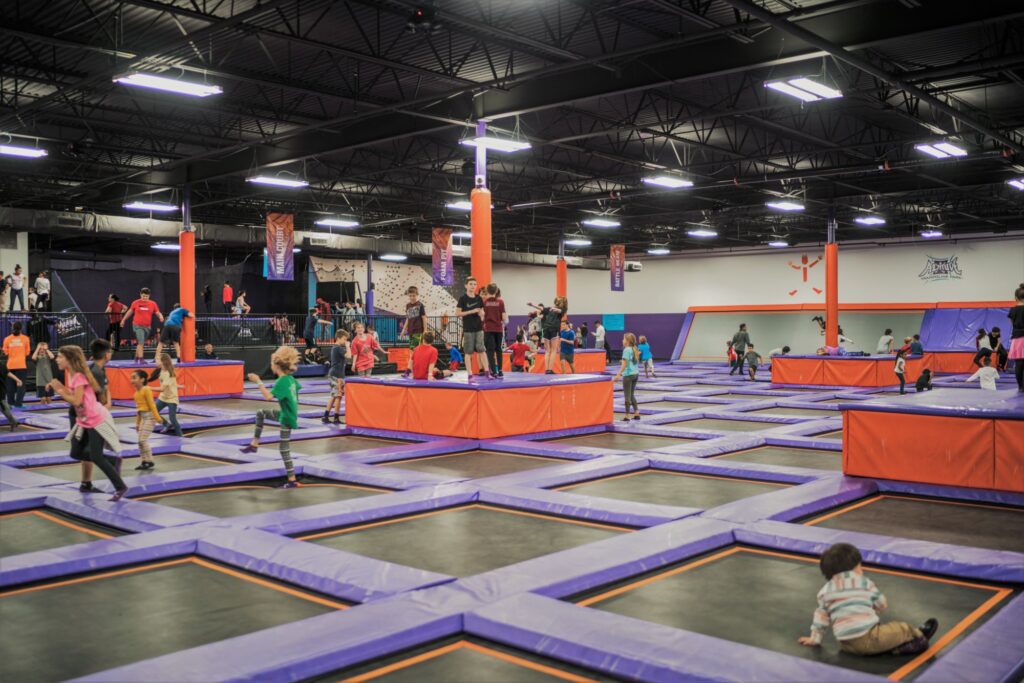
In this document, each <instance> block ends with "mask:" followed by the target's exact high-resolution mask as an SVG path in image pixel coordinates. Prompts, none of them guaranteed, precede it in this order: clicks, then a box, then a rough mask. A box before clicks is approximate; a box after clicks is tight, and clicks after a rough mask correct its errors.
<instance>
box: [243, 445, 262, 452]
mask: <svg viewBox="0 0 1024 683" xmlns="http://www.w3.org/2000/svg"><path fill="white" fill-rule="evenodd" d="M238 450H239V452H241V453H255V452H256V451H258V450H259V447H258V446H253V445H251V444H247V445H245V446H242V447H241V448H239V449H238Z"/></svg>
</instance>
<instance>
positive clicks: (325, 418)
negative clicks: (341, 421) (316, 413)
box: [320, 413, 331, 424]
mask: <svg viewBox="0 0 1024 683" xmlns="http://www.w3.org/2000/svg"><path fill="white" fill-rule="evenodd" d="M320 421H321V422H323V423H324V424H327V423H328V422H330V421H331V420H330V418H329V417H328V416H327V413H324V416H323V417H321V418H320Z"/></svg>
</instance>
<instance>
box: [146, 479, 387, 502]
mask: <svg viewBox="0 0 1024 683" xmlns="http://www.w3.org/2000/svg"><path fill="white" fill-rule="evenodd" d="M314 486H333V487H335V488H351V489H359V490H361V491H372V492H374V493H390V490H389V489H376V488H372V487H369V486H360V485H358V484H347V483H345V484H342V483H338V484H328V483H324V484H320V483H313V484H301V483H300V484H299V488H300V489H307V488H312V487H314ZM273 488H274V487H273V486H257V485H255V484H251V485H239V486H207V487H206V488H201V489H184V490H182V491H169V492H164V493H154V494H151V495H148V496H142V497H139V498H132V500H154V499H157V498H171V497H173V496H187V495H189V494H192V493H209V492H210V491H237V490H241V489H273Z"/></svg>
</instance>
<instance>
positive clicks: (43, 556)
mask: <svg viewBox="0 0 1024 683" xmlns="http://www.w3.org/2000/svg"><path fill="white" fill-rule="evenodd" d="M199 533H201V531H200V530H199V527H181V528H177V529H162V530H160V531H151V532H149V533H146V534H135V535H132V536H118V537H117V538H111V539H107V540H100V541H93V542H91V543H80V544H78V545H69V546H65V547H63V548H54V549H52V550H40V551H38V552H34V553H25V554H24V555H14V556H12V557H5V558H4V561H3V565H2V566H0V587H3V588H6V587H8V586H17V585H19V584H23V583H30V582H33V581H42V580H44V579H50V578H54V577H58V576H64V575H67V574H80V573H82V572H91V571H97V570H100V569H108V568H110V567H118V566H122V565H126V564H135V563H138V562H153V561H155V560H161V559H164V558H168V557H181V556H182V555H191V554H193V553H194V552H195V549H196V543H197V541H196V538H197V535H198V534H199Z"/></svg>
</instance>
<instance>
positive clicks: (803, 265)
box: [787, 254, 825, 296]
mask: <svg viewBox="0 0 1024 683" xmlns="http://www.w3.org/2000/svg"><path fill="white" fill-rule="evenodd" d="M819 263H821V257H820V256H819V257H818V258H816V259H814V260H813V261H812V260H811V259H810V257H808V256H807V254H804V255H803V256H801V257H800V263H793V262H792V261H790V262H789V267H790V268H792V269H793V270H799V271H801V272H802V274H803V276H804V283H805V284H806V283H807V275H808V274H809V273H810V271H811V268H813V267H814V266H816V265H818V264H819ZM811 289H812V290H814V293H815V294H821V293H822V292H823V291H825V290H823V289H818V288H817V287H813V286H812V287H811ZM799 291H800V290H799V289H791V290H789V292H787V293H788V294H789V295H790V296H796V293H797V292H799Z"/></svg>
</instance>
